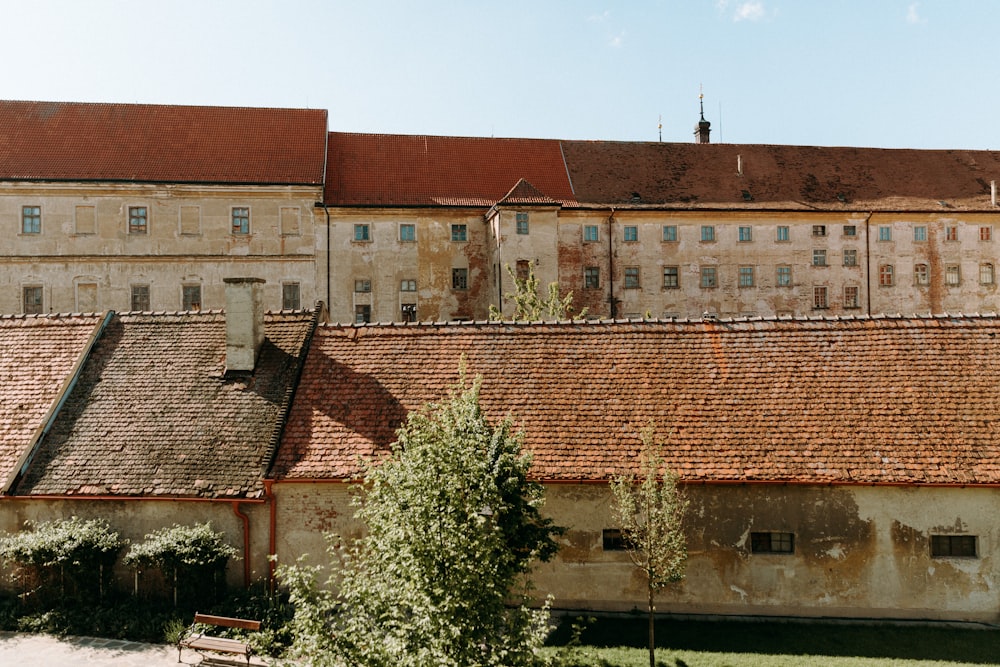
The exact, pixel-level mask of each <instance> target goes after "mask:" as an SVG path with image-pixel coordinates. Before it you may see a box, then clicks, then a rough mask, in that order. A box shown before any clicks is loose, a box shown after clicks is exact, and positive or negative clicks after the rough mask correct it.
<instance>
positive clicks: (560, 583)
mask: <svg viewBox="0 0 1000 667" xmlns="http://www.w3.org/2000/svg"><path fill="white" fill-rule="evenodd" d="M687 493H688V497H689V498H690V500H691V511H690V515H689V517H690V518H689V522H688V526H687V534H688V546H689V551H690V560H689V563H688V569H687V578H686V580H685V581H684V582H683V583H681V584H680V585H678V586H677V587H676V588H675V589H674V590H671V591H669V592H666V593H665V594H664V595H662V600H661V602H660V604H659V608H660V609H662V610H667V611H674V612H686V613H720V614H762V615H794V616H843V617H884V618H923V619H955V620H979V621H991V622H995V621H996V620H997V619H998V618H1000V567H998V564H997V558H996V555H997V547H998V545H997V533H996V529H995V527H994V522H993V520H992V517H993V516H995V515H996V512H997V511H998V510H1000V494H998V493H997V491H995V490H989V489H969V488H965V489H951V488H924V489H916V488H899V487H860V486H859V487H848V486H834V487H809V486H776V485H745V486H729V485H726V486H695V487H688V490H687ZM609 508H610V505H609V497H608V493H607V488H606V487H605V486H603V485H596V486H580V485H577V486H574V485H566V486H562V485H560V486H550V487H549V489H548V493H547V503H546V509H547V511H548V512H549V513H550V514H551V515H552V516H553V518H554V519H555V520H556V522H557V523H559V524H561V525H563V526H566V527H567V528H568V531H567V533H566V535H565V536H564V537H563V538H562V542H563V549H562V550H561V551H560V553H559V556H558V557H557V559H556V561H554V562H553V563H550V564H546V565H543V566H542V567H540V568H539V570H538V572H537V576H536V578H535V581H536V584H537V587H538V592H539V593H540V594H548V593H551V594H553V595H554V596H555V604H556V606H558V607H567V608H584V609H618V610H628V609H632V608H639V609H642V608H644V606H643V605H644V604H645V602H644V600H645V581H644V579H643V578H642V576H641V575H640V574H638V571H637V570H636V569H635V568H634V567H632V566H631V563H630V562H629V560H628V556H627V554H626V553H625V552H621V551H608V552H605V551H603V549H602V540H601V532H602V530H603V529H605V528H615V527H616V526H615V525H614V524H613V522H612V521H611V518H610V517H611V515H610V511H609ZM753 531H764V532H768V531H779V532H791V533H794V535H795V552H794V553H793V554H754V553H751V549H750V533H751V532H753ZM931 534H944V535H955V534H961V535H975V536H976V537H977V542H978V556H977V557H976V558H932V557H931V555H930V535H931Z"/></svg>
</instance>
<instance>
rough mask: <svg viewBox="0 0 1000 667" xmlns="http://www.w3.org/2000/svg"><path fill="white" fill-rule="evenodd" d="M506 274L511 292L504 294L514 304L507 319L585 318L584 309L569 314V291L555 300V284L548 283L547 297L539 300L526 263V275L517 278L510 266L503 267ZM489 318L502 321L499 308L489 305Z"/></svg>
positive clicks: (570, 310) (557, 293) (556, 291)
mask: <svg viewBox="0 0 1000 667" xmlns="http://www.w3.org/2000/svg"><path fill="white" fill-rule="evenodd" d="M505 268H506V270H507V273H508V274H509V275H510V277H511V279H512V280H513V281H514V291H513V292H508V293H507V294H505V295H504V297H506V298H507V299H510V300H511V301H513V302H514V314H513V317H512V318H511V319H513V320H514V321H521V322H538V321H540V320H543V319H546V318H548V319H553V320H568V319H574V320H581V319H583V318H584V317H586V316H587V309H586V308H584V309H583V310H581V311H580V312H579V313H576V314H575V315H574V314H573V293H572V292H570V293H569V294H567V295H566V296H565V297H562V298H560V297H559V283H549V288H548V295H547V296H546V297H545V298H544V299H543V298H542V297H541V296H540V295H539V294H538V278H536V277H535V269H534V268H533V267H532V266H531V265H530V264H529V265H528V275H527V276H525V277H524V278H518V277H517V274H516V273H514V270H513V269H512V268H510V264H507V265H505ZM490 319H491V320H502V319H503V312H502V311H501V310H500V308H498V307H496V306H493V305H491V306H490Z"/></svg>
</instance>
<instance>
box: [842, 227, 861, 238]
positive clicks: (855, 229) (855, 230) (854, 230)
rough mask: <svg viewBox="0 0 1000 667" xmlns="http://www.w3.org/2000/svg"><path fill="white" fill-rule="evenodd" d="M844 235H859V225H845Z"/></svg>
mask: <svg viewBox="0 0 1000 667" xmlns="http://www.w3.org/2000/svg"><path fill="white" fill-rule="evenodd" d="M843 235H844V237H846V238H849V239H854V238H857V237H858V226H857V225H844V229H843Z"/></svg>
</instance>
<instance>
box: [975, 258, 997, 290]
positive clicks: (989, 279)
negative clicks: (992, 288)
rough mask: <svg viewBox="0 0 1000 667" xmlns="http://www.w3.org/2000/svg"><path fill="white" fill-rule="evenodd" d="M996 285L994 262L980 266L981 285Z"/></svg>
mask: <svg viewBox="0 0 1000 667" xmlns="http://www.w3.org/2000/svg"><path fill="white" fill-rule="evenodd" d="M994 283H996V267H995V266H994V265H993V263H992V262H983V263H981V264H980V265H979V284H980V285H993V284H994Z"/></svg>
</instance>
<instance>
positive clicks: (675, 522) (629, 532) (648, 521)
mask: <svg viewBox="0 0 1000 667" xmlns="http://www.w3.org/2000/svg"><path fill="white" fill-rule="evenodd" d="M640 473H641V474H640V476H639V477H638V478H637V477H636V476H635V475H632V474H623V475H618V476H616V477H614V478H613V479H612V480H611V498H612V505H611V508H612V514H613V516H614V517H615V519H616V520H617V521H618V525H619V526H621V531H622V537H623V538H624V542H625V548H626V550H627V551H628V555H629V557H630V558H631V559H632V563H633V564H634V565H635V566H636V567H637V568H639V569H640V570H642V572H643V574H645V575H646V585H647V603H648V612H649V667H655V665H656V640H655V634H654V612H655V611H656V594H657V593H658V592H659V591H660V590H662V589H663V588H666V587H667V586H669V585H670V584H672V583H675V582H678V581H680V580H681V579H683V578H684V567H685V565H686V563H687V540H686V538H685V537H684V513H685V512H686V511H687V506H688V503H687V500H686V499H685V498H684V496H683V494H682V493H681V491H680V489H678V487H677V475H676V474H675V473H674V472H673V471H671V470H670V469H669V468H667V467H666V466H665V465H664V460H663V456H662V454H661V453H660V446H659V445H657V444H656V442H655V435H654V432H653V429H652V428H651V427H650V428H646V429H643V431H642V452H641V454H640Z"/></svg>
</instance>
